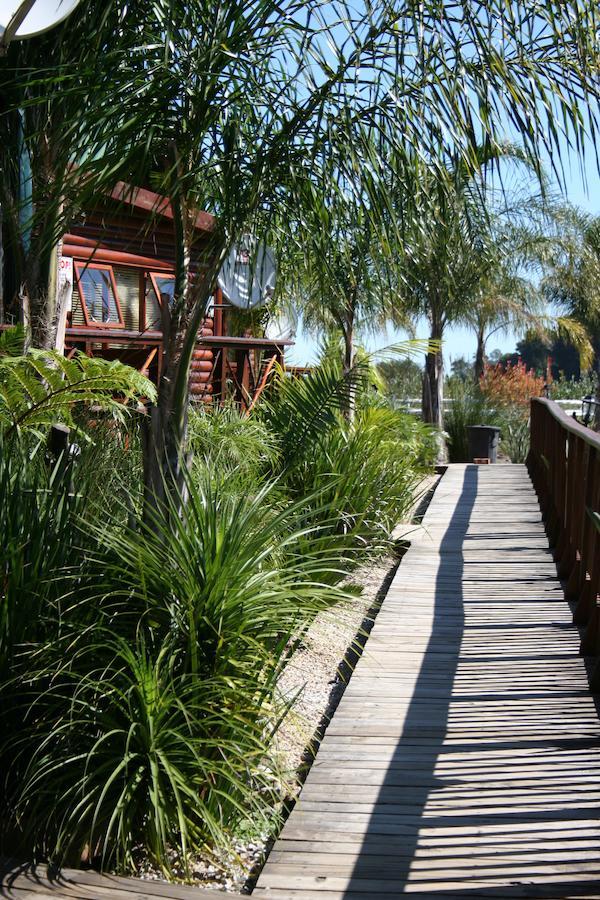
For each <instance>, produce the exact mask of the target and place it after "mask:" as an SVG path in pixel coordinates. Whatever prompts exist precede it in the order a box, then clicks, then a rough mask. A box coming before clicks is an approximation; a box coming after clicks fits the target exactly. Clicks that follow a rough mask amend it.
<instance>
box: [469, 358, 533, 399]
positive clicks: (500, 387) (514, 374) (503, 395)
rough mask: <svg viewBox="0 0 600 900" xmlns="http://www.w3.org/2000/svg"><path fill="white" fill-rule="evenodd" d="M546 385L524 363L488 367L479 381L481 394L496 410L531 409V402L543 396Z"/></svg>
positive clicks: (499, 364)
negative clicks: (508, 407) (506, 408)
mask: <svg viewBox="0 0 600 900" xmlns="http://www.w3.org/2000/svg"><path fill="white" fill-rule="evenodd" d="M545 384H546V382H545V379H544V378H542V377H541V376H540V375H536V373H535V372H534V371H533V369H527V367H526V366H525V363H523V362H517V363H515V364H514V365H512V364H511V363H508V364H507V365H506V366H504V365H502V364H501V363H498V365H496V366H486V368H485V372H484V373H483V375H482V376H481V378H480V379H479V388H480V390H481V393H482V394H483V396H484V397H485V398H486V399H487V400H488V402H489V403H490V404H492V406H494V407H496V408H498V407H505V406H521V407H523V408H525V409H529V401H530V400H531V398H532V397H541V396H542V394H543V393H544V387H545Z"/></svg>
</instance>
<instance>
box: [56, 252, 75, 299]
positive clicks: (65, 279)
mask: <svg viewBox="0 0 600 900" xmlns="http://www.w3.org/2000/svg"><path fill="white" fill-rule="evenodd" d="M58 296H59V298H60V301H61V307H64V309H65V310H66V312H71V306H72V304H73V259H72V258H71V257H70V256H61V257H60V259H59V260H58Z"/></svg>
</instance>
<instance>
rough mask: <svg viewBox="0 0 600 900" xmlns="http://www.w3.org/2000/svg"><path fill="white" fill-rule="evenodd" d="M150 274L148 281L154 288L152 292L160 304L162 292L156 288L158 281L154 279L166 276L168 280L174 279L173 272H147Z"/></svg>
mask: <svg viewBox="0 0 600 900" xmlns="http://www.w3.org/2000/svg"><path fill="white" fill-rule="evenodd" d="M148 275H149V276H150V281H151V283H152V287H153V289H154V293H155V294H156V297H157V300H158V302H159V304H162V293H161V291H159V289H158V283H157V281H156V279H157V278H168V279H169V281H173V282H174V281H175V274H174V273H173V272H148Z"/></svg>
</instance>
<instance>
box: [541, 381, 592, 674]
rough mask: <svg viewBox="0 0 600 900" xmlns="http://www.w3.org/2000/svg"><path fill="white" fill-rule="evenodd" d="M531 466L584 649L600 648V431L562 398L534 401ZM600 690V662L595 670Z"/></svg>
mask: <svg viewBox="0 0 600 900" xmlns="http://www.w3.org/2000/svg"><path fill="white" fill-rule="evenodd" d="M528 468H529V471H530V474H531V478H532V481H533V484H534V487H535V489H536V492H537V495H538V498H539V501H540V506H541V509H542V514H543V517H544V521H545V524H546V531H547V534H548V538H549V540H550V546H551V547H552V548H553V551H554V557H555V559H556V563H557V566H558V572H559V575H560V577H561V578H562V579H563V582H564V587H565V593H566V595H567V597H568V598H569V599H570V600H572V601H573V603H574V604H575V606H574V613H573V618H574V621H575V622H576V623H577V624H578V625H580V626H582V628H583V636H582V640H581V653H582V654H583V655H585V656H598V655H599V653H600V609H599V607H598V594H599V591H600V516H599V515H598V513H599V512H600V435H598V434H596V433H595V432H594V431H591V430H590V429H589V428H586V427H585V426H584V425H581V424H580V423H579V422H577V421H575V419H573V418H571V417H570V416H568V415H567V414H566V413H565V412H564V411H563V410H562V409H561V408H560V406H558V404H557V403H554V402H552V401H551V400H545V399H542V398H535V399H533V400H532V401H531V449H530V451H529V457H528ZM591 686H592V689H593V690H600V665H596V667H595V669H594V671H593V673H592V675H591Z"/></svg>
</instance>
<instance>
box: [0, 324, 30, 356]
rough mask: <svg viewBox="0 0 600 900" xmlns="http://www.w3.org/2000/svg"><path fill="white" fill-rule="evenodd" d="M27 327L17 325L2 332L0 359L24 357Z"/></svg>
mask: <svg viewBox="0 0 600 900" xmlns="http://www.w3.org/2000/svg"><path fill="white" fill-rule="evenodd" d="M25 336H26V332H25V327H24V326H23V325H15V326H14V328H7V329H5V330H4V331H0V357H3V356H22V355H23V353H24V352H25Z"/></svg>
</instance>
